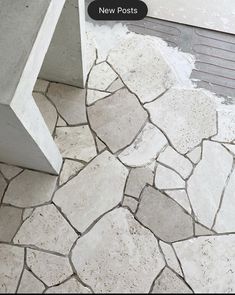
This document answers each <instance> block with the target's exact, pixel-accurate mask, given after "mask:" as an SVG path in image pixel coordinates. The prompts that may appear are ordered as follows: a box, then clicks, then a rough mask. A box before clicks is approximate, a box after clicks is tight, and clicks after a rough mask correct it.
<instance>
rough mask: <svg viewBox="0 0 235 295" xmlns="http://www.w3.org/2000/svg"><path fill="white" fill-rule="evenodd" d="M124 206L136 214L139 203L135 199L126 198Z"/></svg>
mask: <svg viewBox="0 0 235 295" xmlns="http://www.w3.org/2000/svg"><path fill="white" fill-rule="evenodd" d="M122 206H123V207H127V208H129V209H130V210H131V212H132V213H133V214H134V213H135V211H136V209H137V206H138V201H137V200H136V199H134V198H131V197H128V196H124V200H123V203H122Z"/></svg>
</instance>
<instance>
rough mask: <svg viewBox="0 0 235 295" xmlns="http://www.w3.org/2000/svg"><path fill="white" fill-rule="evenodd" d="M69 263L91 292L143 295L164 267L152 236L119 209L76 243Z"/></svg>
mask: <svg viewBox="0 0 235 295" xmlns="http://www.w3.org/2000/svg"><path fill="white" fill-rule="evenodd" d="M146 245H148V246H147V247H146ZM72 261H73V264H74V266H75V268H76V270H77V273H78V276H79V277H80V278H81V279H82V280H83V281H84V282H85V283H86V284H88V285H89V286H91V288H92V289H93V290H94V292H95V293H147V292H149V290H150V286H151V284H152V282H153V280H154V278H155V277H156V275H157V274H158V273H159V272H160V271H161V270H162V268H163V267H164V265H165V263H164V260H163V257H162V255H161V253H160V250H159V247H158V244H157V240H156V239H155V238H154V236H153V235H152V233H151V232H150V231H148V230H147V229H145V228H144V227H142V226H141V225H140V224H139V223H138V222H137V221H136V220H135V219H134V217H133V216H132V214H131V213H130V212H129V211H128V210H127V209H123V208H119V209H115V210H114V211H112V212H110V213H108V214H106V215H105V216H104V217H103V218H102V219H101V220H100V221H99V222H98V223H97V224H96V225H95V226H94V227H93V229H92V230H91V231H90V232H89V233H88V234H86V235H85V236H84V237H82V238H80V239H79V240H78V241H77V244H76V246H75V248H74V249H73V252H72ZM97 269H98V270H99V271H97Z"/></svg>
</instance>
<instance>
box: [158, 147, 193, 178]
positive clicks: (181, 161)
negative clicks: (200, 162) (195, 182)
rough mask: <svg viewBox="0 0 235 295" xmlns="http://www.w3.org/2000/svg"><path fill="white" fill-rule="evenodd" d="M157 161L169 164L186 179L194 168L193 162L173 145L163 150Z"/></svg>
mask: <svg viewBox="0 0 235 295" xmlns="http://www.w3.org/2000/svg"><path fill="white" fill-rule="evenodd" d="M157 161H158V162H160V163H162V164H165V165H166V166H169V167H170V168H172V169H174V170H175V171H177V172H178V173H179V174H180V175H181V176H182V177H183V178H184V179H186V178H187V177H189V175H190V174H191V172H192V170H193V165H192V163H191V162H190V161H189V160H188V159H186V158H185V157H183V156H182V155H180V154H179V153H177V152H176V151H175V150H174V149H173V148H172V147H170V146H168V147H167V148H166V149H165V151H163V152H162V153H161V154H160V155H159V157H158V158H157Z"/></svg>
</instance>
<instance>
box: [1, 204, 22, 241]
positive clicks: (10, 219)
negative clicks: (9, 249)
mask: <svg viewBox="0 0 235 295" xmlns="http://www.w3.org/2000/svg"><path fill="white" fill-rule="evenodd" d="M21 216H22V210H21V209H17V208H14V207H8V206H2V207H0V241H1V242H11V239H12V238H13V237H14V235H15V234H16V232H17V230H18V229H19V226H20V225H21V222H22V221H21Z"/></svg>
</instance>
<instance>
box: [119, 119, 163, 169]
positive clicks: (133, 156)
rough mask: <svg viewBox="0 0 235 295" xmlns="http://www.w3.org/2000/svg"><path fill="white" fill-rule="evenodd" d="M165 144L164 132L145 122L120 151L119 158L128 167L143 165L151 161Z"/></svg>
mask: <svg viewBox="0 0 235 295" xmlns="http://www.w3.org/2000/svg"><path fill="white" fill-rule="evenodd" d="M166 145H167V139H166V137H165V136H164V134H163V133H162V132H161V131H160V130H159V129H158V128H157V127H155V126H154V125H153V124H151V123H147V124H146V125H145V126H144V128H143V130H142V131H141V133H140V134H139V135H138V136H137V138H136V139H135V140H134V142H133V143H132V144H131V145H130V146H129V147H127V148H126V149H125V150H124V151H122V152H121V153H120V155H119V159H120V160H121V161H122V162H123V163H124V164H126V165H128V166H130V167H141V166H145V165H148V164H150V163H152V161H153V160H154V159H155V158H156V156H157V155H158V154H159V153H160V152H161V151H162V149H163V148H164V147H165V146H166Z"/></svg>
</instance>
